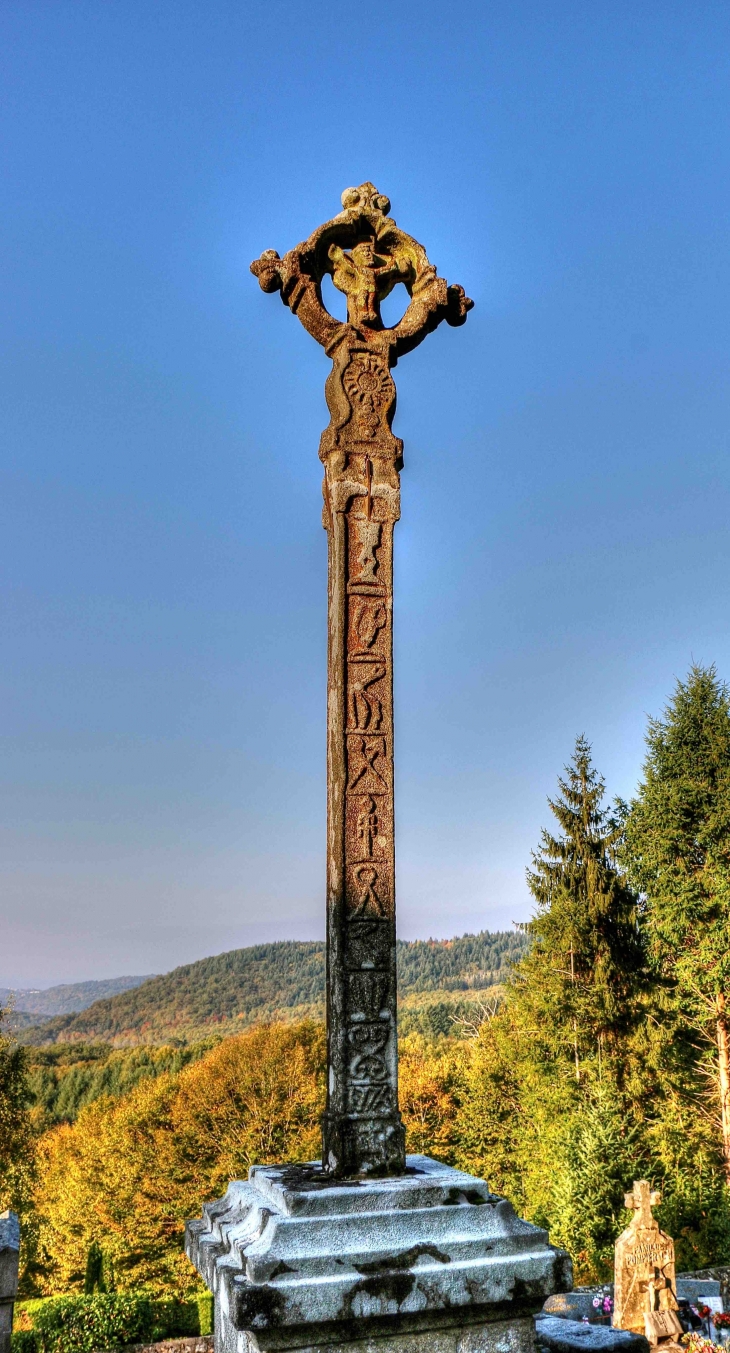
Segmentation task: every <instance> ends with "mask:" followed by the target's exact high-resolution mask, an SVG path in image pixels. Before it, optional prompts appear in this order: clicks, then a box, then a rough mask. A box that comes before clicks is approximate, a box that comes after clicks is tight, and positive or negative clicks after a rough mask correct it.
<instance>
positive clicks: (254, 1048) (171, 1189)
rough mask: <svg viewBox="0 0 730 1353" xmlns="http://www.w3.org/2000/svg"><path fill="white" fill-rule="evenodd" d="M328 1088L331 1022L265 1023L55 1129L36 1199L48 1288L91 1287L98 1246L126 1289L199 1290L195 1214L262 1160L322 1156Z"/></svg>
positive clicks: (45, 1143) (47, 1141)
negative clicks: (189, 1236)
mask: <svg viewBox="0 0 730 1353" xmlns="http://www.w3.org/2000/svg"><path fill="white" fill-rule="evenodd" d="M323 1082H324V1038H323V1031H322V1028H321V1026H319V1025H316V1024H312V1023H306V1022H305V1023H303V1024H298V1025H270V1026H262V1027H259V1028H257V1029H253V1030H251V1031H250V1032H248V1033H246V1034H242V1035H241V1036H240V1037H238V1038H232V1039H228V1040H227V1041H226V1042H224V1043H221V1044H220V1045H219V1046H218V1047H217V1048H215V1049H214V1050H213V1051H212V1052H211V1053H210V1054H209V1055H208V1056H207V1057H206V1058H205V1059H204V1060H202V1061H200V1062H197V1063H195V1064H194V1065H193V1066H190V1067H188V1068H186V1069H185V1070H184V1071H182V1072H181V1073H180V1074H179V1075H178V1076H175V1075H172V1074H166V1075H162V1076H160V1077H158V1078H157V1079H155V1080H143V1081H141V1082H140V1083H139V1084H138V1085H137V1086H135V1088H134V1089H133V1090H132V1091H131V1092H130V1093H129V1094H127V1095H125V1096H124V1097H122V1098H121V1099H119V1100H109V1099H107V1100H97V1101H96V1102H95V1103H94V1104H92V1105H90V1106H89V1107H88V1108H87V1109H85V1110H83V1111H82V1113H81V1114H80V1115H79V1117H78V1119H77V1121H76V1122H75V1123H74V1124H73V1125H72V1126H62V1127H58V1128H56V1129H54V1130H53V1131H51V1132H49V1133H46V1134H45V1135H44V1137H43V1138H42V1139H41V1143H40V1155H41V1176H40V1187H39V1190H38V1194H37V1200H36V1201H37V1209H38V1213H39V1215H40V1218H41V1223H40V1241H41V1250H42V1254H43V1258H44V1266H45V1275H46V1276H45V1283H44V1285H45V1289H46V1291H48V1292H66V1291H74V1290H81V1289H82V1288H83V1285H84V1279H85V1272H86V1263H87V1258H88V1253H89V1249H90V1247H91V1246H92V1245H93V1244H94V1243H96V1244H97V1245H100V1246H101V1247H102V1248H103V1250H104V1254H105V1256H108V1257H109V1260H110V1262H111V1263H113V1266H114V1272H115V1274H116V1278H117V1285H118V1287H119V1288H121V1289H124V1288H133V1287H140V1286H148V1287H151V1288H152V1289H156V1290H158V1291H165V1290H174V1291H178V1292H184V1291H186V1290H187V1289H189V1288H190V1287H193V1286H195V1285H196V1282H197V1280H196V1278H195V1275H194V1273H193V1271H192V1268H191V1266H190V1264H189V1263H188V1261H187V1259H186V1258H185V1256H184V1254H183V1252H182V1235H183V1228H184V1223H185V1220H186V1218H188V1217H194V1216H197V1215H199V1214H200V1209H201V1206H202V1204H203V1202H205V1201H206V1200H208V1199H211V1198H215V1197H219V1196H220V1195H221V1193H223V1192H224V1191H225V1189H226V1188H227V1186H228V1181H229V1179H231V1178H239V1179H240V1178H245V1176H246V1174H247V1172H248V1168H249V1166H250V1165H252V1164H254V1163H262V1162H266V1161H273V1160H294V1161H297V1160H299V1161H301V1160H308V1159H311V1158H312V1156H314V1155H316V1154H317V1149H318V1139H319V1132H318V1120H319V1115H320V1113H321V1110H322V1104H323Z"/></svg>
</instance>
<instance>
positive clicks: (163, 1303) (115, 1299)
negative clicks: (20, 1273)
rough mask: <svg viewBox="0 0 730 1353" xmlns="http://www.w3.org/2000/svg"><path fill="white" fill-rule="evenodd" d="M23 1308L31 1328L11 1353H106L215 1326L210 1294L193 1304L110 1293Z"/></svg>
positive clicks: (146, 1295)
mask: <svg viewBox="0 0 730 1353" xmlns="http://www.w3.org/2000/svg"><path fill="white" fill-rule="evenodd" d="M23 1307H24V1314H25V1315H26V1316H27V1317H28V1319H30V1321H31V1324H32V1329H30V1330H17V1331H16V1332H15V1333H14V1334H13V1336H12V1341H11V1350H12V1353H95V1351H98V1353H107V1350H110V1349H116V1348H123V1347H124V1345H125V1344H149V1343H156V1342H157V1341H158V1340H160V1339H171V1338H179V1337H186V1336H187V1337H190V1336H191V1335H197V1334H211V1333H212V1326H213V1298H212V1296H211V1294H210V1293H209V1292H201V1293H199V1294H198V1295H197V1296H195V1297H193V1298H192V1299H190V1300H188V1301H181V1300H180V1299H178V1298H176V1297H153V1296H151V1295H150V1293H149V1292H106V1293H95V1294H94V1295H93V1296H74V1297H48V1298H46V1300H45V1301H33V1302H26V1303H23ZM18 1314H19V1312H18Z"/></svg>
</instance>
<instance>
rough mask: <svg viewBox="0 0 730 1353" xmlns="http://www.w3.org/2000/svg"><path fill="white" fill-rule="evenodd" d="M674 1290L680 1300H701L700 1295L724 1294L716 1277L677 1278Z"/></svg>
mask: <svg viewBox="0 0 730 1353" xmlns="http://www.w3.org/2000/svg"><path fill="white" fill-rule="evenodd" d="M674 1291H675V1295H676V1297H677V1298H678V1300H679V1301H699V1299H700V1297H719V1296H721V1295H722V1289H721V1286H720V1283H719V1282H718V1280H717V1279H716V1278H677V1280H676V1283H675V1285H674Z"/></svg>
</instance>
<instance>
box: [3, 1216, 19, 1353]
mask: <svg viewBox="0 0 730 1353" xmlns="http://www.w3.org/2000/svg"><path fill="white" fill-rule="evenodd" d="M19 1250H20V1226H19V1224H18V1218H17V1216H16V1214H15V1213H14V1212H0V1353H10V1335H11V1332H12V1328H13V1304H14V1302H15V1298H16V1297H17V1295H18V1252H19Z"/></svg>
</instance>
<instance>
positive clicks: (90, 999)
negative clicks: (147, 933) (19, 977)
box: [0, 972, 155, 1023]
mask: <svg viewBox="0 0 730 1353" xmlns="http://www.w3.org/2000/svg"><path fill="white" fill-rule="evenodd" d="M154 976H155V974H154V973H149V972H148V973H145V974H144V976H143V977H107V978H102V979H101V980H100V981H97V982H63V983H61V985H60V986H56V987H46V988H45V989H44V990H42V991H40V990H38V989H37V988H35V987H34V988H32V989H29V988H17V989H13V988H11V987H0V1005H2V1006H7V1005H11V1006H12V1008H13V1011H14V1013H15V1014H16V1015H17V1014H18V1013H23V1014H29V1015H69V1014H72V1013H73V1012H74V1011H78V1010H86V1009H87V1008H88V1007H89V1006H90V1005H93V1003H94V1001H101V1000H104V999H105V998H107V997H109V996H118V995H119V993H120V992H121V991H129V990H131V988H132V987H139V986H141V985H142V983H143V982H149V980H150V978H151V977H154ZM22 1022H23V1023H25V1022H26V1021H22Z"/></svg>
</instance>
